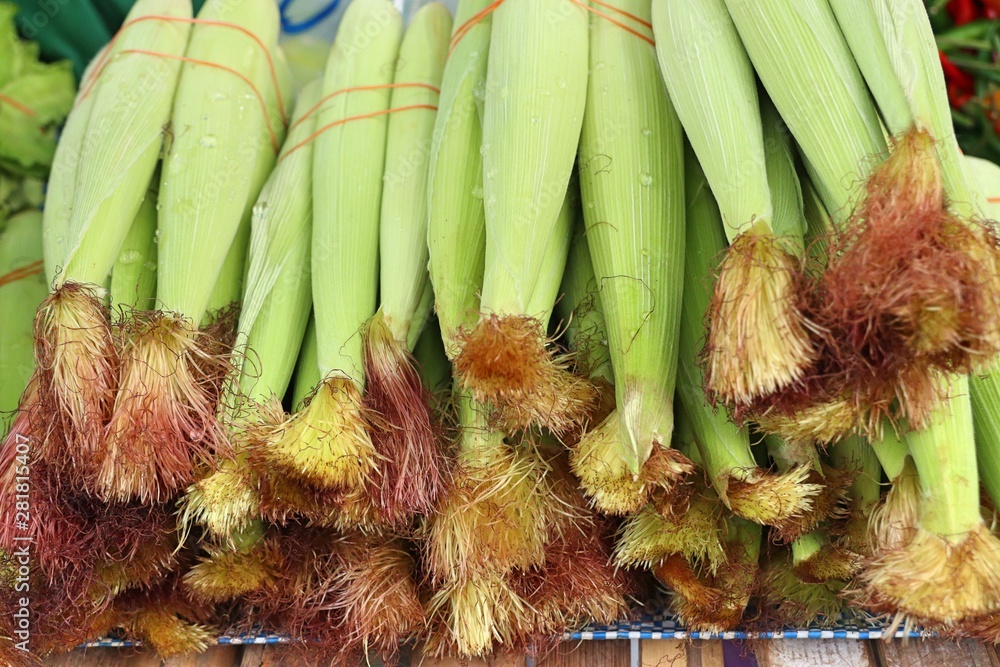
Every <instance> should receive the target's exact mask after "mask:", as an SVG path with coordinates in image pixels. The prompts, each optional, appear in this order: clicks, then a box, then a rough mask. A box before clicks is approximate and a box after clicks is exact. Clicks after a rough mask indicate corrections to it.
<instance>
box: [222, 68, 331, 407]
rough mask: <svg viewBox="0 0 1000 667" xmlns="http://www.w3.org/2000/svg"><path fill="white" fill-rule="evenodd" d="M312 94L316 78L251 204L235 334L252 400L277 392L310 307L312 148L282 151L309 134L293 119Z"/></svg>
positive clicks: (307, 126)
mask: <svg viewBox="0 0 1000 667" xmlns="http://www.w3.org/2000/svg"><path fill="white" fill-rule="evenodd" d="M319 99H320V82H319V81H314V82H312V83H310V84H308V85H306V87H305V88H304V89H303V90H302V92H301V93H300V94H299V99H298V102H297V103H296V104H295V115H294V122H295V123H298V124H297V125H296V126H295V127H294V129H293V130H292V131H291V132H290V133H289V135H288V139H287V141H286V142H285V147H284V149H283V151H282V158H281V161H280V162H279V163H278V164H277V166H276V167H275V169H274V171H273V172H272V173H271V176H270V178H268V179H267V183H266V184H265V185H264V188H263V190H262V191H261V193H260V196H259V197H258V198H257V202H256V204H255V205H254V207H253V222H252V232H251V238H250V242H249V246H250V248H249V250H250V253H249V258H248V266H247V290H246V296H245V297H244V299H243V306H242V309H241V311H240V323H239V328H238V334H237V335H238V343H239V344H244V343H245V345H246V349H247V350H248V353H249V355H250V358H249V360H248V361H245V362H244V364H247V363H249V364H250V367H249V368H244V372H243V373H242V375H241V379H240V384H241V388H242V390H243V392H244V393H245V394H246V395H247V396H248V397H249V398H250V399H251V400H254V401H262V400H266V399H268V398H270V397H272V396H274V397H277V398H278V399H279V400H280V399H281V398H282V397H283V396H284V395H285V390H286V389H287V388H288V384H289V382H290V380H291V377H292V371H293V370H294V368H295V361H296V359H297V358H298V357H299V345H298V343H299V342H301V341H302V340H303V337H304V335H305V330H306V325H307V323H308V321H309V313H310V311H311V309H312V291H311V288H312V282H311V272H310V270H309V269H310V243H311V241H312V212H313V207H312V187H311V185H312V169H313V151H312V145H311V144H306V145H305V146H304V147H303V148H301V149H300V150H297V151H295V152H294V153H289V151H290V150H291V149H292V148H293V147H295V146H298V145H299V143H300V142H302V141H304V140H305V139H306V138H308V137H309V136H310V135H311V134H312V133H313V130H314V129H315V117H314V116H313V117H310V118H308V119H306V120H305V121H304V122H302V121H301V119H302V117H303V116H304V115H305V113H306V112H307V111H309V110H310V109H312V108H313V106H315V105H316V104H317V103H318V102H319Z"/></svg>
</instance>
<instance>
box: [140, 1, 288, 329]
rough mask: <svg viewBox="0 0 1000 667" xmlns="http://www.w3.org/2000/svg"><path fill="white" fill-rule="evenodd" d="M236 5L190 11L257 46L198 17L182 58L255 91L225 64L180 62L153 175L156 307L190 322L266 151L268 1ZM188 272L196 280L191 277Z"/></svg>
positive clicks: (273, 37)
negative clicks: (164, 144) (158, 170)
mask: <svg viewBox="0 0 1000 667" xmlns="http://www.w3.org/2000/svg"><path fill="white" fill-rule="evenodd" d="M239 9H240V11H238V12H234V11H231V10H230V4H229V3H228V2H226V0H209V2H207V3H206V4H205V6H204V8H203V9H202V11H201V13H200V14H199V18H202V19H208V20H216V21H225V22H230V23H233V24H236V25H239V26H241V27H242V28H244V29H246V30H248V31H249V32H251V33H253V34H254V35H256V36H257V37H258V38H259V39H260V41H261V42H262V43H263V45H264V48H261V47H260V46H259V45H258V44H257V43H256V42H255V41H254V40H253V39H251V38H250V37H249V36H247V35H246V34H243V33H242V32H239V31H237V30H233V29H229V28H225V27H221V26H216V25H207V24H199V25H196V26H195V27H194V28H193V29H192V30H191V42H190V45H189V46H188V50H187V57H188V58H192V59H197V60H202V61H207V62H212V63H217V64H219V65H222V66H224V67H228V68H231V69H233V70H235V71H236V72H238V73H239V74H240V75H242V76H245V77H246V78H247V79H248V80H249V81H250V82H252V84H253V87H254V88H256V91H258V92H259V94H260V96H261V97H260V98H258V97H257V93H255V92H254V88H251V86H250V85H249V84H248V83H247V82H246V81H244V80H242V79H241V78H240V76H237V75H236V74H234V73H231V72H225V71H221V70H219V69H217V68H215V67H208V66H205V65H201V64H196V63H184V66H183V68H182V72H181V78H180V82H179V83H178V86H177V97H176V100H175V102H174V108H173V125H174V127H175V128H177V130H176V131H175V133H174V138H173V142H172V144H171V146H170V149H169V150H168V152H167V154H166V157H165V159H164V162H163V175H162V179H161V183H160V206H161V208H160V262H159V266H160V272H159V283H158V288H157V297H158V298H159V300H160V301H161V302H162V304H163V307H164V308H165V309H167V310H172V311H174V312H177V313H180V314H181V315H182V316H184V317H187V318H190V319H191V320H192V322H193V323H194V324H195V325H197V324H198V323H199V322H200V321H201V320H202V318H203V316H204V314H205V312H206V310H207V309H208V306H209V303H210V300H211V296H212V291H213V289H214V286H215V283H216V281H217V280H218V278H219V276H220V274H221V271H222V267H223V265H224V263H225V260H226V256H227V255H228V253H229V249H230V247H231V246H232V243H233V239H234V238H235V237H236V234H237V232H238V230H239V228H240V224H241V220H242V217H243V214H244V211H245V210H246V208H247V207H248V205H249V202H251V201H252V200H253V196H252V195H253V194H254V193H253V192H252V189H253V185H254V176H255V174H257V172H258V156H259V153H260V152H261V151H271V150H272V146H271V133H270V132H269V131H268V129H267V126H268V123H267V120H268V119H267V112H266V101H267V95H268V94H269V93H268V92H267V90H268V88H272V89H273V86H274V83H273V82H272V80H271V76H270V69H269V67H268V53H269V52H270V51H271V50H273V48H274V45H275V43H276V41H277V37H278V35H277V32H278V16H277V8H276V7H275V6H274V3H272V2H268V0H242V2H241V3H240V5H239ZM261 102H263V103H264V107H262V104H261ZM207 109H211V110H212V111H211V113H206V110H207ZM272 130H275V131H276V128H274V127H273V124H272ZM192 275H198V276H201V277H202V279H201V280H191V276H192Z"/></svg>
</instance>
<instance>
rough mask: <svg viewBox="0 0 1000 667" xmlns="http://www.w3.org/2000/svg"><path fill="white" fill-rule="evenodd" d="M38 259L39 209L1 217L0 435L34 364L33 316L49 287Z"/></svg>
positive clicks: (40, 229) (39, 251)
mask: <svg viewBox="0 0 1000 667" xmlns="http://www.w3.org/2000/svg"><path fill="white" fill-rule="evenodd" d="M41 259H42V214H41V212H40V211H37V210H36V211H30V210H29V211H25V212H23V213H20V214H18V215H15V216H13V217H12V218H10V219H9V220H7V223H6V226H5V227H4V230H3V232H0V277H3V278H9V279H11V282H6V281H4V284H0V312H2V313H3V324H2V328H0V348H2V349H3V354H2V355H0V377H3V382H2V383H0V415H2V417H0V419H2V421H0V438H2V437H3V436H6V434H7V428H8V426H9V423H8V422H9V419H8V417H9V415H12V414H13V413H14V411H15V410H17V405H18V401H19V399H20V398H21V394H22V393H23V392H24V389H25V387H26V386H27V385H28V380H29V378H31V374H32V371H33V370H34V367H35V356H34V349H33V340H34V315H35V310H36V309H37V308H38V304H40V303H41V302H42V301H43V300H44V299H45V296H46V295H47V294H48V291H49V290H48V283H46V281H45V272H44V271H42V269H41V267H40V266H39V265H38V263H39V262H40V261H41Z"/></svg>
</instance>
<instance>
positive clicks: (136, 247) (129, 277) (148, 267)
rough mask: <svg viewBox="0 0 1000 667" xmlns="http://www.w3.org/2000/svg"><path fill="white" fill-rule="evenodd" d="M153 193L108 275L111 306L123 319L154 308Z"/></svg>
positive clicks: (148, 197) (144, 200) (139, 214)
mask: <svg viewBox="0 0 1000 667" xmlns="http://www.w3.org/2000/svg"><path fill="white" fill-rule="evenodd" d="M156 222H157V214H156V191H155V190H148V191H147V192H146V198H145V199H143V200H142V205H141V206H140V207H139V212H138V213H136V216H135V220H133V221H132V228H131V229H129V231H128V235H127V236H126V237H125V240H124V241H123V242H122V247H121V251H120V252H119V253H118V259H117V260H115V266H114V268H113V269H112V271H111V305H112V308H114V309H115V310H116V311H117V312H119V313H121V314H122V315H123V316H124V315H125V314H126V313H127V312H129V311H132V310H148V309H150V308H152V307H153V296H154V295H155V294H156V246H157V243H156Z"/></svg>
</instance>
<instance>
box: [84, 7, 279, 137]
mask: <svg viewBox="0 0 1000 667" xmlns="http://www.w3.org/2000/svg"><path fill="white" fill-rule="evenodd" d="M143 21H166V22H168V23H169V22H174V23H188V24H196V25H211V26H216V27H219V28H231V29H233V30H238V31H239V32H241V33H243V34H244V35H246V36H247V37H249V38H250V39H252V40H253V41H254V42H256V43H257V46H259V47H260V49H261V51H263V52H264V55H265V56H266V57H267V66H268V68H269V69H270V70H271V84H272V85H273V86H274V90H275V93H276V97H277V98H278V111H279V113H281V119H282V122H284V123H285V125H287V124H288V112H287V111H286V109H285V100H284V98H283V97H282V95H281V86H280V85H278V73H277V70H276V69H275V67H274V59H273V58H272V57H271V52H270V51H269V50H268V48H267V47H266V46H264V42H262V41H261V40H260V37H258V36H257V35H255V34H254V33H253V32H251V31H250V30H247V29H246V28H244V27H243V26H240V25H236V24H235V23H226V22H225V21H212V20H210V19H197V18H192V19H186V18H181V17H178V16H161V15H157V14H150V15H148V16H140V17H139V18H135V19H132V20H131V21H127V22H125V23H124V24H123V25H122V27H121V28H119V29H118V32H116V33H115V36H114V37H112V38H111V41H110V42H109V43H108V46H107V48H106V49H105V51H104V52H103V55H102V56H101V58H102V60H101V62H100V64H99V65H98V66H97V67H96V68H95V69H94V70H93V71H92V72H91V75H90V77H88V83H89V87H88V88H87V90H86V92H84V94H83V95H82V96H81V99H83V98H85V97H87V95H89V94H90V90H91V88H93V87H94V85H95V84H96V82H97V79H98V78H99V77H100V75H101V73H102V72H103V71H104V68H105V67H106V66H107V61H108V54H109V53H111V49H112V47H114V45H115V42H116V41H117V40H118V38H119V37H120V36H121V34H122V33H123V32H124V31H125V29H126V28H128V27H129V26H133V25H135V24H137V23H142V22H143Z"/></svg>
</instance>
